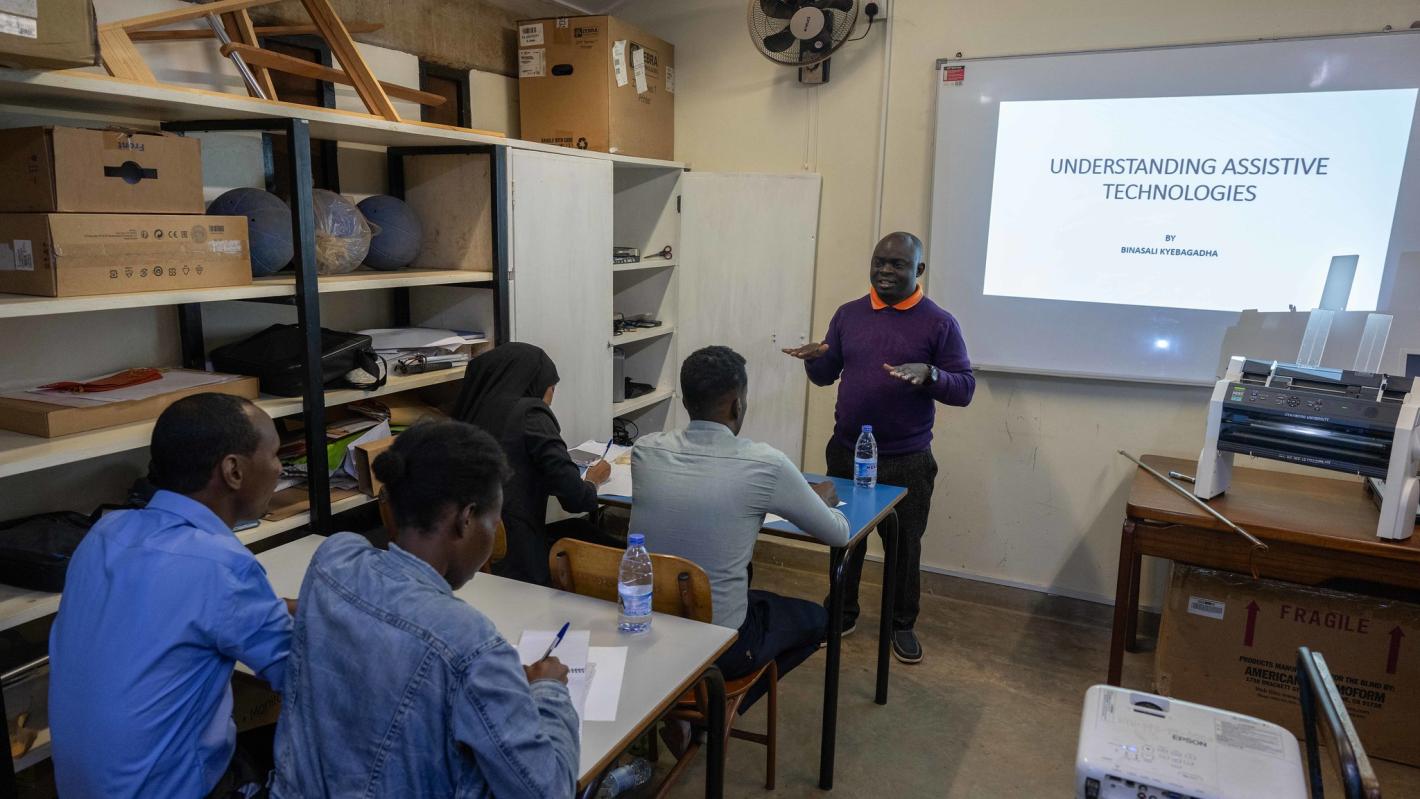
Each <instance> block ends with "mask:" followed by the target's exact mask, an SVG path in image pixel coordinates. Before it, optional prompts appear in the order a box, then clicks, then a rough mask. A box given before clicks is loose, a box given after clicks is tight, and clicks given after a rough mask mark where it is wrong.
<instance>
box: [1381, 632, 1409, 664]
mask: <svg viewBox="0 0 1420 799" xmlns="http://www.w3.org/2000/svg"><path fill="white" fill-rule="evenodd" d="M1404 637H1405V631H1404V630H1402V629H1400V625H1399V624H1397V625H1395V626H1394V627H1392V628H1391V630H1390V654H1388V655H1386V659H1385V673H1386V674H1394V673H1395V667H1396V664H1397V663H1399V662H1400V639H1402V638H1404Z"/></svg>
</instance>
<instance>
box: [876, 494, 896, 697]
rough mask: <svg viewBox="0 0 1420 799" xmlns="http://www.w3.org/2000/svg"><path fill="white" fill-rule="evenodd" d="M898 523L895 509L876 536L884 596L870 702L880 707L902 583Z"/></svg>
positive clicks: (884, 693) (885, 686)
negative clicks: (880, 543)
mask: <svg viewBox="0 0 1420 799" xmlns="http://www.w3.org/2000/svg"><path fill="white" fill-rule="evenodd" d="M897 522H898V520H897V509H896V508H894V509H893V511H892V512H891V513H889V514H888V515H887V518H886V519H883V523H882V524H880V525H878V534H879V535H881V536H882V537H883V596H882V611H881V613H880V614H879V615H880V616H881V618H879V619H878V686H877V693H876V694H875V695H874V696H873V701H874V702H877V703H878V704H880V705H886V704H887V693H888V664H889V662H890V661H891V660H892V658H891V657H889V656H888V649H889V648H890V643H891V641H892V623H893V615H894V611H895V610H896V609H897V581H898V580H901V579H902V575H900V574H898V573H897V571H898V564H899V561H898V547H899V546H901V540H900V539H901V536H900V534H899V530H898V523H897Z"/></svg>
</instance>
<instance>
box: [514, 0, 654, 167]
mask: <svg viewBox="0 0 1420 799" xmlns="http://www.w3.org/2000/svg"><path fill="white" fill-rule="evenodd" d="M518 106H519V109H520V112H519V113H520V117H521V121H522V137H523V138H524V139H528V140H530V141H536V142H542V143H544V144H559V145H563V146H566V147H576V148H579V149H583V150H599V151H601V152H608V153H619V154H622V155H634V156H641V157H643V158H664V159H669V158H672V157H673V156H674V154H675V48H674V47H672V46H671V45H670V44H669V43H667V42H665V41H662V40H661V39H658V38H656V37H655V36H652V35H650V34H649V33H646V32H645V31H643V30H640V29H638V28H635V27H632V26H631V25H628V24H626V23H625V22H622V21H621V20H619V19H617V18H615V17H609V16H600V17H557V18H555V19H533V20H524V21H522V22H519V23H518Z"/></svg>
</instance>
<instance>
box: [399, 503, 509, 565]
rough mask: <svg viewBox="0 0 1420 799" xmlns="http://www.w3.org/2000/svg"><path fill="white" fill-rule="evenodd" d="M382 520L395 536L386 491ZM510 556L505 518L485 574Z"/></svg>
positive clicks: (495, 537)
mask: <svg viewBox="0 0 1420 799" xmlns="http://www.w3.org/2000/svg"><path fill="white" fill-rule="evenodd" d="M380 522H381V523H382V524H384V526H385V532H386V533H388V534H389V537H390V538H391V539H393V538H394V531H395V523H394V511H393V510H391V509H390V503H389V500H388V499H386V498H385V492H384V491H381V492H380ZM507 556H508V530H507V528H505V527H504V526H503V520H502V519H499V520H498V531H497V532H496V533H494V534H493V555H492V556H491V557H489V558H488V562H487V563H485V564H483V568H482V569H480V570H479V571H482V572H483V573H484V574H491V573H492V572H493V564H495V563H497V562H498V561H500V560H502V559H503V558H505V557H507Z"/></svg>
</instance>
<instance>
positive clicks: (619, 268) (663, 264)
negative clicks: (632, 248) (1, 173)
mask: <svg viewBox="0 0 1420 799" xmlns="http://www.w3.org/2000/svg"><path fill="white" fill-rule="evenodd" d="M673 266H675V261H666V260H663V259H656V260H654V261H636V262H635V263H630V264H612V265H611V271H613V272H635V271H638V270H641V269H670V268H671V267H673Z"/></svg>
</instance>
